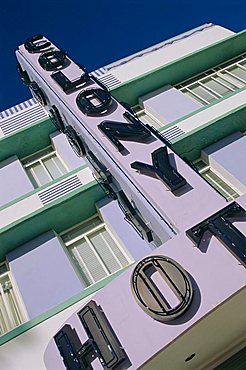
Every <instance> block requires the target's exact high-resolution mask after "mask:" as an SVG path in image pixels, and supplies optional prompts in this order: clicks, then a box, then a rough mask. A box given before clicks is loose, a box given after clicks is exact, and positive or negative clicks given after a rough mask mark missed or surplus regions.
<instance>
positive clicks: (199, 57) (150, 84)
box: [111, 31, 246, 106]
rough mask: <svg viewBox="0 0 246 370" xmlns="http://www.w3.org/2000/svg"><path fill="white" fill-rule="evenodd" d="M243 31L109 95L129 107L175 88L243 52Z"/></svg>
mask: <svg viewBox="0 0 246 370" xmlns="http://www.w3.org/2000/svg"><path fill="white" fill-rule="evenodd" d="M245 44H246V31H242V32H239V33H238V34H236V35H233V36H229V37H228V38H226V39H224V40H222V41H219V42H216V43H214V44H212V45H209V46H207V47H205V48H202V49H200V50H199V51H196V52H193V53H191V54H189V55H187V56H185V57H182V58H179V59H177V60H175V61H173V62H171V63H168V64H165V65H164V66H162V67H159V68H157V69H155V70H151V71H149V72H148V73H145V74H143V75H141V76H137V77H136V78H134V79H132V80H129V81H127V82H126V83H122V84H121V85H120V86H117V87H116V88H115V89H112V91H111V92H112V95H113V96H114V97H115V98H116V99H118V100H120V101H125V102H127V103H128V104H130V105H131V106H133V105H136V104H137V103H138V98H139V97H140V96H142V95H145V94H147V93H149V92H151V91H154V90H156V89H158V88H160V87H162V86H165V85H168V84H170V85H175V84H178V83H180V82H182V81H184V80H187V79H189V78H191V77H194V76H196V75H198V74H200V73H202V72H204V71H206V70H208V69H210V68H212V67H214V66H216V65H218V64H221V63H223V62H225V61H227V60H230V59H232V58H234V57H236V56H238V55H240V54H242V53H243V52H245Z"/></svg>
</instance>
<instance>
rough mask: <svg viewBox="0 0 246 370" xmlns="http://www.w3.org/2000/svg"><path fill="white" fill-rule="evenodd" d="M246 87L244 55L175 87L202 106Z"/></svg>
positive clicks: (245, 57)
mask: <svg viewBox="0 0 246 370" xmlns="http://www.w3.org/2000/svg"><path fill="white" fill-rule="evenodd" d="M245 85H246V55H245V54H243V55H241V56H239V57H238V58H237V59H236V60H235V59H234V61H231V62H227V63H226V64H222V65H220V66H217V67H215V68H212V69H211V70H209V71H206V72H205V73H203V74H201V75H199V76H197V77H195V78H192V79H190V80H188V81H185V82H183V83H182V84H179V85H178V86H176V88H177V89H179V90H180V91H182V92H183V93H184V94H187V95H189V96H190V97H191V98H193V99H195V100H197V101H199V103H202V104H204V105H206V104H210V103H211V102H213V101H216V100H218V99H220V98H222V97H224V96H226V95H228V94H230V93H231V92H233V91H236V90H238V89H240V88H241V87H243V86H245Z"/></svg>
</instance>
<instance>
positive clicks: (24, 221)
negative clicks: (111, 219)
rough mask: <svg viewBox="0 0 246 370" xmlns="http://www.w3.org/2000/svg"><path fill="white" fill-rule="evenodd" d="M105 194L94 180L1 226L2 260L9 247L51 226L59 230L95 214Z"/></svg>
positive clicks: (12, 247)
mask: <svg viewBox="0 0 246 370" xmlns="http://www.w3.org/2000/svg"><path fill="white" fill-rule="evenodd" d="M103 197H105V194H104V192H103V190H102V189H101V187H100V186H99V185H98V183H97V182H96V181H92V182H90V183H88V184H86V185H84V186H82V187H81V188H79V189H77V190H74V191H73V192H71V193H69V194H67V195H64V196H63V197H61V198H59V199H58V200H56V201H53V202H51V203H50V204H49V205H46V206H44V207H42V208H40V209H38V210H37V211H35V212H33V213H30V214H28V215H27V216H26V217H23V218H21V219H18V220H17V221H16V222H13V223H11V224H10V225H8V226H6V227H4V228H2V229H1V234H0V261H3V260H4V259H5V255H6V254H7V253H9V252H10V251H12V250H14V249H15V248H17V247H19V246H20V245H22V244H24V243H27V242H28V241H29V240H32V239H33V238H35V237H37V236H38V235H40V234H42V233H45V232H46V231H48V230H51V229H52V230H54V231H56V232H57V233H60V232H62V231H64V230H66V229H68V228H70V227H72V226H73V225H75V224H77V223H79V222H82V221H84V220H86V219H87V218H89V217H91V216H93V215H94V214H95V213H96V205H95V203H96V202H98V201H99V200H100V199H102V198H103Z"/></svg>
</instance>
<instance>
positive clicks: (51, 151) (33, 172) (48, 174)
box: [21, 145, 69, 188]
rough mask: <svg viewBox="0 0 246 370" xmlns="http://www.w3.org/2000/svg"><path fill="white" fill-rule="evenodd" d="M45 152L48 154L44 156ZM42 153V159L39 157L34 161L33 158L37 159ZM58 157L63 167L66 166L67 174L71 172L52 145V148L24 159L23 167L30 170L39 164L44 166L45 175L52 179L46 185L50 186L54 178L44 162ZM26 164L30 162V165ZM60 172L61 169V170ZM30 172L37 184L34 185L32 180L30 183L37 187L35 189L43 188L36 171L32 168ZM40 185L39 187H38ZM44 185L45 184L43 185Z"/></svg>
mask: <svg viewBox="0 0 246 370" xmlns="http://www.w3.org/2000/svg"><path fill="white" fill-rule="evenodd" d="M45 152H47V154H43V153H45ZM39 153H40V157H38V158H36V159H34V160H32V157H34V156H35V157H36V156H37V155H38V154H39ZM54 155H55V156H56V157H57V158H58V159H59V161H60V162H61V163H62V165H63V166H64V168H65V169H66V171H67V172H66V173H68V172H69V168H68V167H67V165H66V163H65V162H64V161H63V159H62V158H61V157H60V156H59V154H58V153H57V151H56V150H55V149H54V148H53V147H52V146H51V145H50V146H48V147H46V148H44V149H42V150H39V151H37V152H35V153H33V154H31V155H29V156H27V157H24V158H22V160H21V161H22V165H23V167H24V169H28V168H29V167H32V166H33V165H35V164H36V163H39V164H40V165H41V166H42V168H43V169H44V171H45V173H46V174H47V176H48V177H49V179H50V181H48V182H47V183H46V184H48V183H49V182H51V181H53V180H54V178H53V177H52V175H51V174H50V172H49V170H48V169H47V168H46V167H45V165H44V163H43V160H45V159H48V158H49V157H51V156H54ZM29 160H30V162H29ZM26 162H28V163H26ZM59 170H60V169H59ZM30 171H31V174H32V176H33V178H34V180H35V182H36V184H34V183H33V181H32V179H30V181H31V182H32V184H33V186H34V187H35V188H38V187H40V186H42V185H41V183H40V181H39V179H38V177H37V176H36V174H35V171H34V170H33V169H32V168H30ZM63 175H64V174H62V175H61V176H63ZM37 185H38V186H37ZM43 185H44V184H43Z"/></svg>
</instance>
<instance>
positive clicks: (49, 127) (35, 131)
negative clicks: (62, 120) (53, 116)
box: [0, 118, 57, 161]
mask: <svg viewBox="0 0 246 370" xmlns="http://www.w3.org/2000/svg"><path fill="white" fill-rule="evenodd" d="M55 131H57V129H56V128H55V126H54V125H53V123H52V122H51V120H50V119H49V118H47V119H44V120H41V121H37V122H36V123H34V124H33V125H30V126H28V127H25V128H23V129H21V130H18V131H16V132H15V133H13V134H10V135H7V136H5V137H3V138H1V139H0V146H1V150H0V161H3V160H5V159H7V158H9V157H11V156H13V155H17V157H18V158H23V157H26V156H28V155H30V154H32V153H35V152H37V151H38V150H41V149H43V148H45V147H46V146H48V145H50V136H49V135H50V134H52V133H53V132H55Z"/></svg>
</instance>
